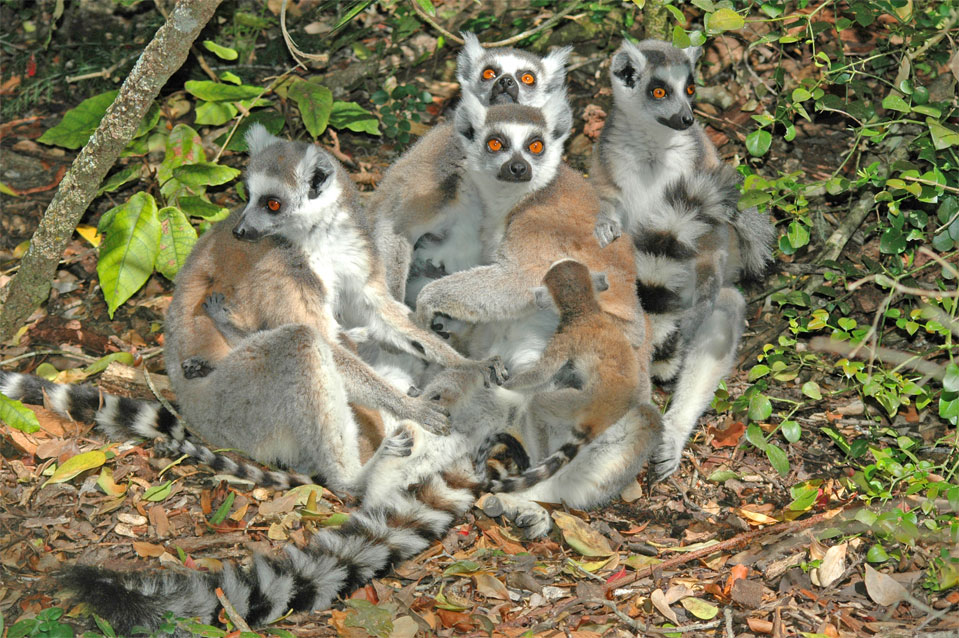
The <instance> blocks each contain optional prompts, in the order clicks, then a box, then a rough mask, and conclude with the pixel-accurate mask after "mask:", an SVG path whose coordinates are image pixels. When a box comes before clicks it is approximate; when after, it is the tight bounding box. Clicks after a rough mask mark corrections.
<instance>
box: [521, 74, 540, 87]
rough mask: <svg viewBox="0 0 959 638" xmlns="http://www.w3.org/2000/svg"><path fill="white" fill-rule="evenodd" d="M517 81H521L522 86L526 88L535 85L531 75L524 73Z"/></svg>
mask: <svg viewBox="0 0 959 638" xmlns="http://www.w3.org/2000/svg"><path fill="white" fill-rule="evenodd" d="M519 79H520V80H522V81H523V84H526V85H528V86H532V85H534V84H536V78H535V77H533V74H532V73H524V74H523V75H522V76H520V78H519Z"/></svg>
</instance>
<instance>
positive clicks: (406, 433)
mask: <svg viewBox="0 0 959 638" xmlns="http://www.w3.org/2000/svg"><path fill="white" fill-rule="evenodd" d="M415 440H416V439H415V436H414V433H413V427H412V426H411V425H410V424H409V423H402V424H400V426H399V427H398V428H397V429H396V431H395V432H393V434H391V435H390V436H388V437H387V438H386V439H384V440H383V443H382V446H383V454H384V455H386V456H401V457H402V456H409V455H410V454H412V453H413V443H414V442H415Z"/></svg>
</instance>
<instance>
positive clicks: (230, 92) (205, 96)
mask: <svg viewBox="0 0 959 638" xmlns="http://www.w3.org/2000/svg"><path fill="white" fill-rule="evenodd" d="M183 87H184V88H185V89H186V90H187V93H189V94H191V95H193V96H195V97H198V98H200V99H201V100H207V101H208V102H224V101H229V102H235V101H237V100H248V99H250V98H254V97H257V96H258V95H260V94H261V93H263V89H262V88H261V87H259V86H252V85H250V84H241V85H239V86H236V85H234V84H222V83H220V82H211V81H209V80H187V82H186V83H185V84H184V85H183Z"/></svg>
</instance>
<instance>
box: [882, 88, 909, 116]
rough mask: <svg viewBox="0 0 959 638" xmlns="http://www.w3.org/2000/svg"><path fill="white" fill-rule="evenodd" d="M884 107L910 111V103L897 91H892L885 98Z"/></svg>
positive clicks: (901, 111)
mask: <svg viewBox="0 0 959 638" xmlns="http://www.w3.org/2000/svg"><path fill="white" fill-rule="evenodd" d="M882 108H884V109H886V110H889V111H899V112H900V113H908V112H909V104H908V103H907V102H906V101H905V100H904V99H902V98H901V97H899V96H898V95H896V94H895V93H890V94H889V95H887V96H886V97H884V98H883V100H882Z"/></svg>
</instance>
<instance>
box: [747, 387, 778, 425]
mask: <svg viewBox="0 0 959 638" xmlns="http://www.w3.org/2000/svg"><path fill="white" fill-rule="evenodd" d="M772 413H773V404H772V403H770V401H769V399H768V398H767V397H766V396H764V395H762V394H759V393H757V394H754V395H753V396H752V398H751V399H749V412H748V414H747V416H748V417H749V420H750V421H765V420H766V419H768V418H769V415H771V414H772Z"/></svg>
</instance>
